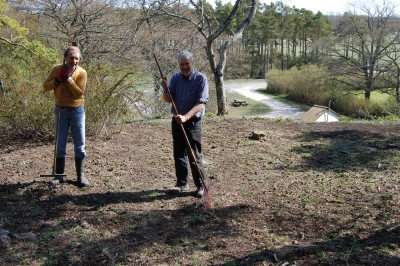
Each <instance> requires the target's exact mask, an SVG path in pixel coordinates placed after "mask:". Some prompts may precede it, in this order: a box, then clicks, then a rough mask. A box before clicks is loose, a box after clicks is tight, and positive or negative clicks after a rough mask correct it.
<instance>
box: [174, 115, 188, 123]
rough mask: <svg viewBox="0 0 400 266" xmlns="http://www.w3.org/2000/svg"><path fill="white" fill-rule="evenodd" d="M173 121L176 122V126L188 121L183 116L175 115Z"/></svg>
mask: <svg viewBox="0 0 400 266" xmlns="http://www.w3.org/2000/svg"><path fill="white" fill-rule="evenodd" d="M174 117H175V121H176V122H178V124H183V123H185V122H186V121H188V120H189V119H188V118H187V117H186V116H185V115H175V116H174Z"/></svg>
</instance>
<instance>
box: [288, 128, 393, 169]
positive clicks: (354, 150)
mask: <svg viewBox="0 0 400 266" xmlns="http://www.w3.org/2000/svg"><path fill="white" fill-rule="evenodd" d="M298 138H299V139H300V140H301V143H302V144H301V146H300V147H295V148H294V149H292V151H293V152H297V153H303V154H308V155H310V156H307V157H305V159H304V165H301V166H298V167H307V168H309V169H316V170H320V171H329V170H331V171H335V172H343V171H358V170H360V169H364V168H373V169H376V168H377V167H379V166H381V167H382V169H384V168H387V167H389V166H390V165H393V164H394V162H393V156H392V155H393V153H392V152H398V149H399V143H400V137H398V136H395V137H393V136H391V137H388V136H384V135H382V134H379V133H371V132H365V131H359V130H338V131H328V132H307V133H304V134H303V135H301V136H300V137H298Z"/></svg>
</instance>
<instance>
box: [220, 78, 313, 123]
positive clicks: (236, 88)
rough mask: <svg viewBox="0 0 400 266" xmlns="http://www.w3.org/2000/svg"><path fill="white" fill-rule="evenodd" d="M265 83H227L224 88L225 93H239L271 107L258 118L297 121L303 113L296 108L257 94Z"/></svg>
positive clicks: (258, 81)
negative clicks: (278, 118)
mask: <svg viewBox="0 0 400 266" xmlns="http://www.w3.org/2000/svg"><path fill="white" fill-rule="evenodd" d="M266 86H267V82H265V81H263V80H256V81H239V82H227V83H225V84H224V87H225V89H226V90H227V91H232V92H236V93H239V94H241V95H243V96H245V97H247V98H250V99H253V100H256V101H259V102H261V103H263V104H266V105H268V106H269V107H271V111H270V112H268V113H266V114H263V115H260V117H271V118H277V117H282V118H293V119H295V120H296V119H299V118H300V117H301V116H302V115H303V114H304V113H305V112H304V111H303V110H302V109H300V108H298V107H294V106H291V105H289V104H287V103H283V102H280V101H278V100H275V99H272V98H270V97H268V96H266V95H264V94H261V93H258V92H257V89H260V88H265V87H266Z"/></svg>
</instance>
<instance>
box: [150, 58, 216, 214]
mask: <svg viewBox="0 0 400 266" xmlns="http://www.w3.org/2000/svg"><path fill="white" fill-rule="evenodd" d="M153 56H154V60H155V61H156V64H157V68H158V71H160V75H161V78H162V79H165V77H164V75H163V73H162V71H161V68H160V65H159V64H158V60H157V57H156V55H155V54H153ZM167 92H168V96H169V98H170V99H171V104H172V107H173V108H174V111H175V114H178V109H177V108H176V105H175V102H174V100H173V99H172V97H171V93H170V92H169V89H168V88H167ZM179 125H180V127H181V130H182V133H183V136H184V137H185V141H186V146H187V149H188V150H189V152H190V155H191V156H192V159H193V161H194V163H195V165H196V169H197V172H198V173H199V176H200V178H201V181H202V183H203V185H204V195H203V197H204V208H205V209H206V211H209V210H211V208H212V198H211V191H210V188H209V186H206V182H205V179H204V176H203V173H202V172H201V170H200V167H199V164H198V163H197V160H196V156H195V155H194V152H193V150H192V147H191V146H190V142H189V139H188V137H187V134H186V131H185V128H184V127H183V125H182V124H179Z"/></svg>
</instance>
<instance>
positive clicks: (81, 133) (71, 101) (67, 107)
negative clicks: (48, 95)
mask: <svg viewBox="0 0 400 266" xmlns="http://www.w3.org/2000/svg"><path fill="white" fill-rule="evenodd" d="M80 57H81V51H80V49H79V48H78V47H76V46H70V47H68V48H67V49H66V50H65V53H64V62H63V64H60V65H56V66H54V67H53V68H52V69H51V71H50V73H49V75H48V77H47V79H46V80H45V81H44V83H43V88H44V90H45V91H53V92H54V101H55V106H54V125H55V127H57V124H58V126H59V127H58V129H57V128H55V132H56V133H57V132H58V142H57V150H56V167H55V173H56V174H64V169H65V158H66V155H67V152H66V150H67V140H68V132H69V129H71V134H72V139H73V142H74V153H75V168H76V174H77V179H78V186H80V187H87V186H89V181H88V180H87V179H86V178H85V176H84V166H85V157H86V151H85V109H84V106H83V104H84V97H83V94H84V93H85V89H86V82H87V73H86V70H85V69H83V68H82V67H80V66H78V64H79V59H80ZM58 119H59V123H57V120H58ZM63 182H64V180H63V177H62V176H56V177H55V178H54V179H53V180H51V181H50V184H52V185H57V184H59V183H63Z"/></svg>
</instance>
